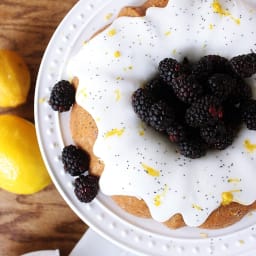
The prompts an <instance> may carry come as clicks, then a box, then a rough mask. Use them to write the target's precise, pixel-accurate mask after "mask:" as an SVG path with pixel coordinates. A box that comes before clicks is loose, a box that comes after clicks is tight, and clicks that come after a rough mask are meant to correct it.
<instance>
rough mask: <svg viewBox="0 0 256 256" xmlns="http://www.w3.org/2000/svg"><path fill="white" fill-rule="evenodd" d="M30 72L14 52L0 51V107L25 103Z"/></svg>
mask: <svg viewBox="0 0 256 256" xmlns="http://www.w3.org/2000/svg"><path fill="white" fill-rule="evenodd" d="M30 80H31V77H30V72H29V69H28V66H27V65H26V63H25V61H24V60H23V58H22V57H21V56H20V55H19V54H18V53H16V52H14V51H10V50H4V49H2V50H0V107H16V106H18V105H20V104H22V103H25V102H26V99H27V95H28V92H29V89H30Z"/></svg>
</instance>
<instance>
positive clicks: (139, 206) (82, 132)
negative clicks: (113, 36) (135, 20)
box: [70, 0, 256, 229]
mask: <svg viewBox="0 0 256 256" xmlns="http://www.w3.org/2000/svg"><path fill="white" fill-rule="evenodd" d="M167 3H168V0H148V1H146V2H145V3H144V4H143V5H142V6H140V7H125V8H123V9H122V10H121V11H120V13H119V16H130V17H138V16H143V15H145V12H146V9H147V8H149V7H152V6H157V7H165V6H166V4H167ZM98 32H100V31H98ZM73 83H74V85H75V86H77V85H78V79H77V78H75V79H74V80H73ZM70 130H71V133H72V137H73V140H74V142H75V144H76V145H77V146H79V147H81V148H82V149H84V150H85V151H87V152H88V153H89V154H90V156H91V163H90V173H91V174H93V175H97V176H100V175H101V173H102V172H103V169H104V163H103V162H102V161H101V160H100V159H99V158H98V157H97V156H95V155H94V153H93V145H94V143H95V140H96V138H97V134H98V130H97V126H96V123H95V121H94V119H93V117H92V116H91V115H90V114H89V113H88V112H87V111H86V110H84V109H83V108H81V107H80V106H79V105H77V104H74V106H73V108H72V110H71V117H70ZM112 199H113V200H114V201H115V202H116V203H117V204H118V205H119V206H120V207H121V208H122V209H124V210H125V211H126V212H128V213H131V214H133V215H135V216H138V217H143V218H151V215H150V212H149V209H148V207H147V205H146V203H145V202H144V201H143V200H139V199H137V198H135V197H132V196H119V195H116V196H112ZM252 210H256V201H255V202H254V203H252V204H251V205H248V206H244V205H241V204H239V203H235V202H232V203H230V204H228V205H225V206H224V205H221V206H219V208H217V209H216V210H215V211H213V212H212V213H211V215H210V216H209V217H208V218H207V220H206V221H205V222H204V223H203V224H202V225H201V226H200V227H202V228H207V229H218V228H223V227H226V226H229V225H232V224H234V223H236V222H237V221H239V220H240V219H241V218H243V217H244V216H245V215H246V214H247V213H249V212H250V211H252ZM164 224H165V225H166V226H167V227H169V228H173V229H174V228H180V227H183V226H185V225H186V224H185V222H184V220H183V217H182V215H181V214H175V215H173V216H172V217H171V218H170V219H169V220H168V221H166V222H164Z"/></svg>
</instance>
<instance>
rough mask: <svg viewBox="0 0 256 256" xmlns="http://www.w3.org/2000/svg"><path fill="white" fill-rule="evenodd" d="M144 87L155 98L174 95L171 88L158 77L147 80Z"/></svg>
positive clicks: (166, 97)
mask: <svg viewBox="0 0 256 256" xmlns="http://www.w3.org/2000/svg"><path fill="white" fill-rule="evenodd" d="M144 89H146V90H148V91H149V92H150V94H152V95H154V98H155V99H156V100H161V99H166V100H169V99H171V98H173V97H174V94H173V92H172V89H171V88H170V87H169V86H167V85H166V83H165V82H164V81H163V80H162V79H161V78H160V77H159V76H157V77H155V78H153V79H151V80H150V81H149V82H147V83H146V84H145V86H144Z"/></svg>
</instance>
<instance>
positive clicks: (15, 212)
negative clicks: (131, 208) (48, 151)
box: [0, 0, 87, 256]
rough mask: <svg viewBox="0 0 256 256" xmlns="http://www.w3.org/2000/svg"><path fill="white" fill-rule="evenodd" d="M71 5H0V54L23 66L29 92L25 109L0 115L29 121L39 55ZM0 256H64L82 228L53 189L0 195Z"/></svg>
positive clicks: (56, 1) (21, 0)
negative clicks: (38, 255)
mask: <svg viewBox="0 0 256 256" xmlns="http://www.w3.org/2000/svg"><path fill="white" fill-rule="evenodd" d="M76 2H77V0H66V1H65V0H64V1H63V0H40V1H39V0H29V1H28V0H1V1H0V48H5V49H10V50H15V51H17V52H18V53H20V54H21V55H22V56H23V57H24V59H25V61H26V63H27V64H28V66H29V68H30V71H31V76H32V84H31V85H32V88H31V91H30V94H29V97H28V100H27V103H26V104H24V105H22V106H20V107H18V108H15V109H0V113H5V112H11V113H14V114H17V115H20V116H22V117H24V118H26V119H28V120H30V121H34V112H33V100H34V88H35V82H36V76H37V72H38V69H39V65H40V62H41V59H42V56H43V53H44V50H45V48H46V46H47V44H48V42H49V40H50V38H51V36H52V34H53V32H54V31H55V29H56V27H57V26H58V24H59V23H60V21H61V20H62V19H63V17H64V16H65V15H66V13H67V12H68V10H69V9H70V8H71V7H72V6H73V5H74V4H75V3H76ZM0 198H1V199H0V200H1V203H0V255H1V256H2V255H3V256H9V255H10V256H17V255H20V254H23V253H27V252H30V251H34V250H45V249H56V248H59V249H60V252H61V256H63V255H68V254H69V252H70V251H71V250H72V248H73V247H74V245H75V244H76V243H77V242H78V241H79V239H80V238H81V236H82V234H83V233H84V232H85V230H86V229H87V226H86V225H85V224H84V223H83V222H82V221H81V220H80V219H79V218H78V217H77V216H76V215H75V214H74V213H73V211H72V210H71V209H70V208H69V206H68V205H67V204H66V203H65V201H64V200H63V199H62V197H61V196H60V194H59V193H58V192H57V190H56V189H55V187H54V185H53V184H52V185H50V186H48V187H47V188H46V189H44V190H43V191H41V192H38V193H36V194H33V195H28V196H21V195H14V194H11V193H8V192H6V191H3V190H1V189H0Z"/></svg>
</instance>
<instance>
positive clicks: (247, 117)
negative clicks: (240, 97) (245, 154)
mask: <svg viewBox="0 0 256 256" xmlns="http://www.w3.org/2000/svg"><path fill="white" fill-rule="evenodd" d="M241 108H242V119H243V121H244V123H245V124H246V127H247V128H248V129H249V130H256V100H254V99H250V100H248V101H246V102H244V103H243V105H242V107H241Z"/></svg>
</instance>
